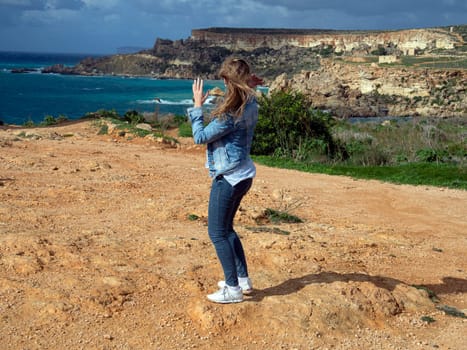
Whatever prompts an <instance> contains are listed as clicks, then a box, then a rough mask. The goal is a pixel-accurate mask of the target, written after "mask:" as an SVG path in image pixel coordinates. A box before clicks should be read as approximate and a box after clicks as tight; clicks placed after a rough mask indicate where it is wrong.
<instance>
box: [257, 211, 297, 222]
mask: <svg viewBox="0 0 467 350" xmlns="http://www.w3.org/2000/svg"><path fill="white" fill-rule="evenodd" d="M264 215H265V216H266V217H267V218H268V220H269V221H270V222H272V223H274V224H278V223H281V222H285V223H289V224H295V223H301V222H303V221H302V219H300V218H299V217H297V216H295V215H292V214H290V213H288V212H286V211H280V210H275V209H271V208H267V209H266V211H265V213H264Z"/></svg>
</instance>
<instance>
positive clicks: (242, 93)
mask: <svg viewBox="0 0 467 350" xmlns="http://www.w3.org/2000/svg"><path fill="white" fill-rule="evenodd" d="M219 76H220V77H221V78H223V79H225V84H226V90H227V91H226V93H225V96H224V99H223V100H222V102H221V103H220V104H219V105H218V106H217V107H216V108H215V109H214V110H213V111H212V113H211V114H212V115H213V116H215V117H222V116H223V115H225V114H226V113H229V114H231V115H233V116H236V117H239V116H241V115H242V114H243V111H244V109H245V105H246V104H247V102H248V100H249V98H250V96H251V95H252V94H253V93H254V91H253V89H252V88H251V87H250V86H249V85H248V81H249V79H250V78H251V73H250V66H249V65H248V63H247V62H246V61H245V60H243V59H238V58H227V59H226V60H225V61H224V63H223V64H222V66H221V69H220V71H219Z"/></svg>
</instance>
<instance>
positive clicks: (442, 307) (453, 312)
mask: <svg viewBox="0 0 467 350" xmlns="http://www.w3.org/2000/svg"><path fill="white" fill-rule="evenodd" d="M436 308H437V309H438V310H441V311H444V313H445V314H446V315H450V316H454V317H460V318H467V315H466V314H465V313H463V312H462V311H460V310H458V309H456V308H455V307H452V306H447V305H440V306H437V307H436Z"/></svg>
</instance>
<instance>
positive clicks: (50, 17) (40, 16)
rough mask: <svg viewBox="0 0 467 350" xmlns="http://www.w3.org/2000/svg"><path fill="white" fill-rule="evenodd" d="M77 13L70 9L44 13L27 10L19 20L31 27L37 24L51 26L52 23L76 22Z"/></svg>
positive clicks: (51, 10)
mask: <svg viewBox="0 0 467 350" xmlns="http://www.w3.org/2000/svg"><path fill="white" fill-rule="evenodd" d="M78 18H79V12H78V11H75V10H70V9H48V10H45V11H39V10H28V11H24V12H23V13H22V15H21V20H22V21H23V22H24V23H29V24H33V25H37V24H47V25H50V24H53V23H67V22H70V21H74V20H77V19H78Z"/></svg>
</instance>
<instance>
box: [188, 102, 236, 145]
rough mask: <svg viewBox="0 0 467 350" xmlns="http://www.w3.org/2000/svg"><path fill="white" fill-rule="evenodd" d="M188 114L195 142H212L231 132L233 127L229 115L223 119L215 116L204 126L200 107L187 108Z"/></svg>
mask: <svg viewBox="0 0 467 350" xmlns="http://www.w3.org/2000/svg"><path fill="white" fill-rule="evenodd" d="M188 116H189V117H190V119H191V129H192V132H193V140H194V141H195V143H196V144H201V143H210V142H213V141H215V140H217V139H219V138H221V137H222V136H224V135H227V134H228V133H230V132H232V131H233V130H234V128H235V125H234V122H233V120H232V118H231V117H227V118H225V119H219V118H215V119H213V120H212V121H211V122H210V123H209V124H208V125H206V126H205V125H204V118H203V110H202V109H201V107H194V108H189V109H188Z"/></svg>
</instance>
